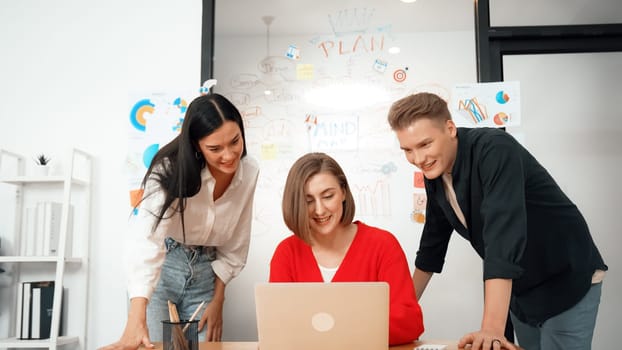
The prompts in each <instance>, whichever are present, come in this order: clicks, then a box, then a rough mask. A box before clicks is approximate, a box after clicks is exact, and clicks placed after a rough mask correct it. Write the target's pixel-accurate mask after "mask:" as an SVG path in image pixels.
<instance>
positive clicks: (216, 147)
mask: <svg viewBox="0 0 622 350" xmlns="http://www.w3.org/2000/svg"><path fill="white" fill-rule="evenodd" d="M198 147H199V150H200V151H201V153H202V154H203V157H204V158H205V162H206V163H207V166H208V168H209V170H210V172H211V173H212V175H214V176H218V175H233V174H234V173H235V171H236V170H237V169H238V165H239V164H240V158H241V157H242V152H243V151H244V140H243V138H242V132H241V131H240V127H239V126H238V124H236V123H235V122H233V121H226V122H225V123H224V124H223V125H222V126H221V127H219V128H218V129H216V130H215V131H214V132H213V133H211V134H209V135H207V136H205V137H203V138H201V139H200V140H199V144H198Z"/></svg>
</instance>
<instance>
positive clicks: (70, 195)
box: [0, 148, 93, 350]
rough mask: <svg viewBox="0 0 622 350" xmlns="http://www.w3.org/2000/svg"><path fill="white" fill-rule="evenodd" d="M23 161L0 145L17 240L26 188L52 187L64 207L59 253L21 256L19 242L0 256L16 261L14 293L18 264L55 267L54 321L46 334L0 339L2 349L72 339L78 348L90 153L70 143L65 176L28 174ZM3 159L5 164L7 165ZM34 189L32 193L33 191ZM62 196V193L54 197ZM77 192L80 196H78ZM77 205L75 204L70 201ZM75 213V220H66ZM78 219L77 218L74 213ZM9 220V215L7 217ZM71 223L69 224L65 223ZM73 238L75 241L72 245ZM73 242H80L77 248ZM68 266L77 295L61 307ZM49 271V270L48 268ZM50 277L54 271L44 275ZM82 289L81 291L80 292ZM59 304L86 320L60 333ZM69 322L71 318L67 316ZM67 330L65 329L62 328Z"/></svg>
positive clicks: (82, 339)
mask: <svg viewBox="0 0 622 350" xmlns="http://www.w3.org/2000/svg"><path fill="white" fill-rule="evenodd" d="M25 160H26V158H25V157H24V156H23V155H20V154H17V153H13V152H10V151H6V150H0V182H2V183H6V184H10V185H14V186H16V200H15V223H14V226H15V235H14V238H15V241H16V242H18V241H21V242H23V240H22V239H21V235H22V234H24V232H23V230H22V222H23V213H24V198H25V196H26V194H27V193H29V195H30V197H31V198H36V197H37V195H40V194H41V192H38V191H43V192H51V193H52V197H53V198H55V199H56V200H59V201H60V202H62V212H61V220H60V234H59V246H58V249H57V254H56V255H55V256H23V255H18V253H19V252H20V247H19V244H16V245H15V254H16V255H13V256H0V262H4V263H13V264H16V269H15V270H16V272H17V273H16V274H15V275H16V276H14V279H15V282H14V283H13V284H14V287H15V290H16V294H17V289H18V283H21V281H22V279H23V278H27V276H21V275H22V272H21V271H20V270H21V266H22V265H26V264H29V265H32V264H34V265H36V266H40V264H43V265H46V266H50V265H51V266H53V267H52V268H50V269H53V270H54V271H55V273H53V274H54V301H53V311H52V323H51V331H50V338H49V339H28V340H25V339H18V338H17V337H9V338H6V339H0V349H8V348H11V349H14V348H44V349H52V350H56V349H57V348H58V347H59V346H63V345H70V344H73V345H75V346H76V347H79V346H80V344H82V347H83V348H85V347H86V332H87V321H88V293H89V246H90V243H89V242H90V214H91V209H90V207H91V203H90V197H91V174H92V163H93V162H92V157H91V155H89V154H88V153H86V152H84V151H82V150H79V149H76V148H72V149H71V150H70V152H68V155H67V160H66V163H64V164H63V168H64V169H63V170H64V174H63V175H59V176H57V175H37V176H33V175H28V174H26V173H25V171H24V168H25ZM7 163H8V164H9V165H7ZM33 192H34V193H33ZM59 196H62V198H58V197H59ZM76 197H79V199H76ZM74 202H75V204H77V205H75V204H74ZM72 205H73V206H74V207H79V208H74V213H73V215H71V214H70V210H71V206H72ZM72 216H73V220H72V221H73V222H71V223H70V222H69V221H70V220H71V217H72ZM78 217H79V219H80V220H76V218H78ZM9 219H10V218H9ZM76 221H78V222H81V223H82V225H79V227H76V225H74V224H75V222H76ZM69 225H71V227H70V226H69ZM69 230H73V232H72V234H71V238H69V237H68V236H69V234H68V232H69ZM74 241H75V242H77V243H78V244H74ZM68 244H70V245H71V247H72V249H71V256H70V255H69V252H68V249H67V245H68ZM76 245H79V246H77V247H76ZM68 266H69V267H71V271H69V272H67V273H68V274H71V273H75V274H77V275H78V276H77V277H76V280H75V282H76V283H74V285H72V287H73V288H76V287H78V288H76V289H79V290H77V291H73V290H72V291H71V292H72V293H74V292H75V293H77V294H79V295H80V297H78V298H74V297H73V294H72V298H71V299H70V300H68V298H65V299H67V300H65V302H67V303H68V304H71V305H65V306H63V305H62V303H63V299H64V298H63V295H62V294H63V289H64V285H65V283H64V282H65V272H66V269H67V268H68ZM50 274H52V272H50ZM48 279H49V280H51V279H52V276H49V277H48ZM82 293H83V294H82ZM80 299H81V300H82V301H83V302H82V303H80V305H74V304H75V303H76V302H77V301H79V300H80ZM16 304H17V303H16V302H15V303H14V306H13V313H12V317H11V319H12V320H13V322H11V326H10V328H11V329H10V331H11V332H12V333H11V334H15V332H16V327H15V321H16V319H17V317H16V315H17V307H18V306H17V305H16ZM61 306H62V307H63V308H66V309H70V308H71V309H72V310H80V311H79V312H81V313H83V314H82V316H83V317H84V322H82V323H81V324H80V325H79V327H78V328H80V330H79V332H77V333H79V334H72V335H69V336H59V335H58V334H59V329H60V327H61V312H62V310H61ZM71 314H74V312H69V315H63V317H65V318H68V317H71ZM65 321H66V322H67V323H69V322H70V321H69V320H65ZM74 328H75V327H74ZM65 331H68V330H65Z"/></svg>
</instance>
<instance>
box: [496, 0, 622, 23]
mask: <svg viewBox="0 0 622 350" xmlns="http://www.w3.org/2000/svg"><path fill="white" fill-rule="evenodd" d="M604 23H622V1H620V0H573V1H568V0H546V1H540V0H490V25H491V26H493V27H494V26H543V25H572V24H604Z"/></svg>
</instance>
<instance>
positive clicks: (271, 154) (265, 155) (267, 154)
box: [261, 143, 278, 160]
mask: <svg viewBox="0 0 622 350" xmlns="http://www.w3.org/2000/svg"><path fill="white" fill-rule="evenodd" d="M277 151H278V148H277V146H276V145H275V144H273V143H268V144H263V145H261V159H264V160H271V159H276V153H277Z"/></svg>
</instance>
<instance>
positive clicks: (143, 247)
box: [103, 94, 259, 349]
mask: <svg viewBox="0 0 622 350" xmlns="http://www.w3.org/2000/svg"><path fill="white" fill-rule="evenodd" d="M258 173H259V168H258V166H257V163H256V162H255V161H254V160H253V159H251V158H250V157H248V156H246V143H245V138H244V125H243V121H242V117H241V115H240V112H239V111H238V110H237V108H236V107H235V106H234V105H233V104H232V103H231V102H230V101H229V100H227V99H226V98H225V97H223V96H221V95H219V94H207V95H203V96H200V97H198V98H196V99H195V100H193V101H192V103H190V105H189V106H188V110H187V112H186V115H185V118H184V121H183V124H182V129H181V132H180V134H179V135H178V136H177V137H176V138H175V139H173V140H172V141H171V142H169V143H168V144H167V145H165V146H164V147H162V148H161V149H160V150H159V151H158V152H157V154H156V155H155V157H154V158H153V161H152V163H151V165H150V166H149V168H148V170H147V173H146V174H145V177H144V178H143V181H142V184H141V188H142V189H143V197H142V200H141V202H140V203H139V205H138V206H137V207H136V208H135V209H137V212H136V215H134V216H133V217H132V218H131V220H130V230H129V232H128V244H127V245H126V247H127V254H126V257H127V267H128V293H129V298H130V310H129V315H128V320H127V324H126V326H125V331H124V333H123V335H122V336H121V339H120V340H119V341H118V342H116V343H114V344H111V345H109V346H107V347H104V348H103V349H136V348H138V347H139V346H140V345H141V344H142V345H144V346H147V347H151V346H152V344H151V342H152V341H161V340H162V323H161V321H162V320H167V319H169V314H168V305H167V301H169V300H170V301H172V302H173V303H174V304H175V305H176V307H177V310H178V312H179V317H180V319H189V318H190V316H191V315H192V314H193V313H194V312H195V311H196V310H197V308H199V306H200V305H201V303H202V302H205V304H204V305H205V306H204V307H202V308H201V309H200V312H199V313H198V315H200V322H199V329H200V330H201V329H203V328H204V327H205V326H206V327H205V328H206V331H205V332H201V333H200V334H201V335H200V339H201V340H207V341H220V339H221V335H222V309H223V302H224V291H225V286H226V284H227V283H228V282H229V281H230V280H231V279H232V278H234V277H235V276H236V275H237V274H238V273H239V272H240V271H241V270H242V268H244V265H245V263H246V258H247V254H248V247H249V241H250V230H251V221H252V207H253V197H254V192H255V187H256V184H257V177H258ZM197 318H198V317H197Z"/></svg>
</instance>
